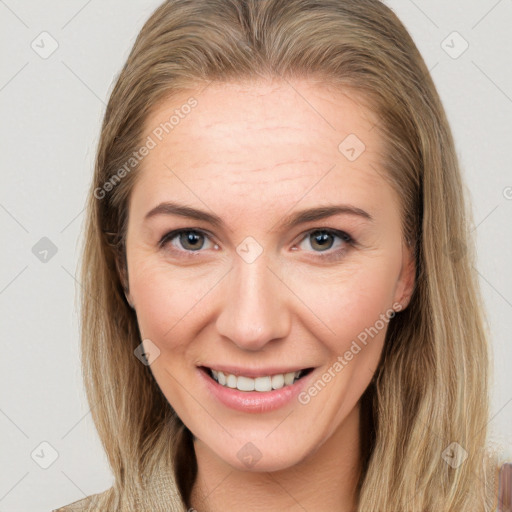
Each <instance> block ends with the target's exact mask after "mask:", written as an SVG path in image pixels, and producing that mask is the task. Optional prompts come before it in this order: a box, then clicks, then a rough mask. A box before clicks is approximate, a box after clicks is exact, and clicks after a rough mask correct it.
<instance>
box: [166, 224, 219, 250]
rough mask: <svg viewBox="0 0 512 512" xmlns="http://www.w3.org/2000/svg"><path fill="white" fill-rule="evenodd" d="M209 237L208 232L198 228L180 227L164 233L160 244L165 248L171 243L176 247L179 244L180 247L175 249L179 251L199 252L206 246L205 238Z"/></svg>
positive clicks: (215, 245)
mask: <svg viewBox="0 0 512 512" xmlns="http://www.w3.org/2000/svg"><path fill="white" fill-rule="evenodd" d="M208 239H209V237H208V234H207V233H205V232H203V231H200V230H197V229H180V230H176V231H171V232H170V233H167V234H166V235H164V236H163V237H162V239H161V240H160V242H159V246H160V247H162V248H163V247H165V246H167V245H169V244H171V245H172V246H173V248H176V247H177V244H178V245H179V246H180V247H179V248H177V249H174V250H176V251H178V252H185V253H190V252H199V251H200V250H201V249H203V248H204V245H205V240H208ZM174 240H176V243H174V242H173V241H174ZM214 247H218V246H217V244H214Z"/></svg>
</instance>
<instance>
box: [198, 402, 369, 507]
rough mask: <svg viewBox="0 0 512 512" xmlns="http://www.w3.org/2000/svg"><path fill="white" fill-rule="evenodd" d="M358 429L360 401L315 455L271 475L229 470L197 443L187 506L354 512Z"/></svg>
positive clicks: (359, 440)
mask: <svg viewBox="0 0 512 512" xmlns="http://www.w3.org/2000/svg"><path fill="white" fill-rule="evenodd" d="M360 427H361V421H360V404H359V403H358V404H357V405H356V406H355V407H354V409H353V410H352V411H351V413H350V414H349V416H347V417H346V418H345V420H344V421H343V423H342V424H340V425H339V427H338V429H337V430H336V431H335V432H333V434H332V435H331V436H330V437H329V438H328V439H327V440H326V441H325V442H324V443H323V444H322V445H321V446H320V447H319V448H318V449H317V450H316V451H314V452H313V453H311V454H310V455H309V456H308V457H306V458H305V459H303V460H302V461H300V462H299V463H298V464H296V465H294V466H292V467H289V468H286V469H283V470H279V471H275V472H256V471H254V472H251V471H239V470H236V469H233V467H232V466H229V465H228V464H226V463H225V462H224V461H223V460H222V459H220V458H219V457H218V456H217V455H216V454H215V453H213V452H212V451H211V450H210V449H209V448H208V447H207V446H206V445H204V443H202V442H201V441H200V440H198V439H195V440H194V451H195V454H196V460H197V476H196V479H195V482H194V485H193V487H192V492H191V495H190V500H189V501H190V506H191V507H192V509H193V510H196V511H197V512H221V511H222V512H230V511H233V510H246V509H250V510H253V511H255V512H259V511H265V512H274V511H275V512H278V511H279V512H280V511H282V510H289V511H291V512H295V511H297V512H298V511H301V512H303V511H304V510H321V511H322V512H331V511H332V512H353V511H354V510H356V508H357V499H358V497H357V483H358V480H359V476H360V473H361V449H360V447H361V445H360V442H361V432H360Z"/></svg>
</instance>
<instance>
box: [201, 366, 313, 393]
mask: <svg viewBox="0 0 512 512" xmlns="http://www.w3.org/2000/svg"><path fill="white" fill-rule="evenodd" d="M313 369H314V368H305V369H303V370H299V371H296V372H289V373H278V374H275V375H266V376H262V377H255V378H252V377H245V376H243V375H233V374H230V373H225V372H221V371H216V370H212V369H211V368H207V367H206V366H202V367H201V370H202V371H203V372H205V373H206V374H207V375H208V376H209V377H210V378H211V379H212V380H214V381H215V382H216V383H217V384H219V385H221V386H224V387H226V388H231V389H237V390H238V391H260V392H262V393H266V392H269V391H273V390H275V389H281V388H283V387H286V386H292V385H293V384H294V383H295V382H296V381H298V380H300V379H301V378H303V377H305V376H306V375H308V374H309V373H311V372H312V371H313Z"/></svg>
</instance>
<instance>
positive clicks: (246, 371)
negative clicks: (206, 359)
mask: <svg viewBox="0 0 512 512" xmlns="http://www.w3.org/2000/svg"><path fill="white" fill-rule="evenodd" d="M201 367H203V368H208V369H210V370H216V371H220V372H222V373H224V374H232V375H236V376H239V375H243V376H244V377H252V378H256V377H266V376H268V375H277V374H280V373H294V372H298V371H300V370H309V369H310V368H312V366H293V367H287V368H286V367H284V366H272V367H267V368H240V367H239V366H229V365H225V364H215V363H212V364H203V365H201Z"/></svg>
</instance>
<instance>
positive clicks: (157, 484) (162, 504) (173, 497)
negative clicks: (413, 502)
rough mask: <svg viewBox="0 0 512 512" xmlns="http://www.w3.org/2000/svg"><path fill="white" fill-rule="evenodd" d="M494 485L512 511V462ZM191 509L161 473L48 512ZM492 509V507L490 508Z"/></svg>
mask: <svg viewBox="0 0 512 512" xmlns="http://www.w3.org/2000/svg"><path fill="white" fill-rule="evenodd" d="M494 483H495V489H496V493H495V495H496V502H497V508H496V509H495V511H496V512H511V511H512V462H509V463H505V464H503V465H502V466H501V470H500V473H499V477H498V478H496V480H495V481H494ZM110 511H112V512H113V511H116V512H117V511H119V512H120V511H122V512H194V510H193V509H187V508H186V507H185V505H184V504H183V503H182V501H181V498H180V497H179V493H178V492H177V486H176V482H175V480H174V478H172V476H171V475H169V474H165V472H163V473H162V476H160V477H158V478H155V479H153V480H152V481H151V482H150V484H149V485H148V487H147V488H146V490H145V492H144V494H143V495H142V494H140V493H138V492H134V493H133V494H132V495H131V496H130V497H129V498H127V499H125V500H122V499H120V498H119V496H117V495H116V492H115V490H114V488H113V487H111V488H110V489H108V490H106V491H104V492H102V493H99V494H93V495H91V496H88V497H87V498H84V499H81V500H78V501H75V502H73V503H71V504H69V505H67V506H64V507H61V508H58V509H55V510H53V511H52V512H110ZM493 512H494V510H493Z"/></svg>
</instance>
